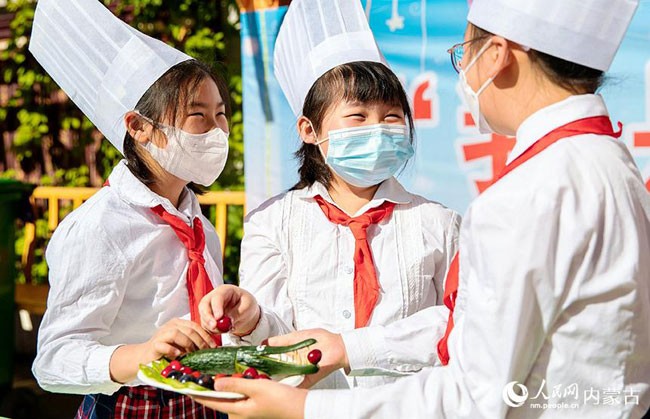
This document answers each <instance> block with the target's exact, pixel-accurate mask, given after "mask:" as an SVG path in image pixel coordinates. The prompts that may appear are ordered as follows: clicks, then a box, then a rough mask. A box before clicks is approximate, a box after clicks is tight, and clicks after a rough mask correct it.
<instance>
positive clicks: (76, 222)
mask: <svg viewBox="0 0 650 419" xmlns="http://www.w3.org/2000/svg"><path fill="white" fill-rule="evenodd" d="M137 217H138V215H137V214H136V213H134V209H133V207H132V206H130V205H128V203H126V202H124V201H123V200H121V199H120V198H119V196H118V195H117V194H116V193H115V191H114V190H112V189H111V188H110V187H103V188H101V189H100V190H99V191H97V193H95V194H94V195H93V196H91V197H90V198H89V199H88V200H87V201H86V202H84V203H83V204H82V205H80V206H79V208H77V209H75V210H74V211H72V212H71V213H70V214H68V215H67V216H66V217H65V218H63V220H62V221H61V222H60V223H59V226H58V227H57V228H56V230H55V232H54V236H53V239H54V238H55V237H56V236H59V235H65V236H77V235H101V236H95V237H97V238H98V239H100V238H101V237H106V236H108V237H114V238H116V237H119V232H120V231H121V230H123V229H124V228H127V227H128V225H130V224H132V223H133V221H134V219H135V218H137Z"/></svg>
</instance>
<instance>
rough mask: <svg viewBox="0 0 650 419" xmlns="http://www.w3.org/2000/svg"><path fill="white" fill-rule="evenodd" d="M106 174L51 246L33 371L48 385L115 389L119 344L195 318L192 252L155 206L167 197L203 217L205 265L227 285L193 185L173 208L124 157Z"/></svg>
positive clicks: (189, 214) (69, 389)
mask: <svg viewBox="0 0 650 419" xmlns="http://www.w3.org/2000/svg"><path fill="white" fill-rule="evenodd" d="M109 182H110V187H104V188H102V189H101V190H99V191H98V192H97V193H96V194H95V195H93V196H92V197H91V198H90V199H89V200H88V201H86V202H85V203H84V204H83V205H81V206H80V207H79V208H78V209H77V210H75V211H73V212H72V213H70V214H69V215H68V216H66V217H65V219H64V220H63V221H62V222H61V224H59V226H58V227H57V229H56V231H55V232H54V235H53V236H52V239H51V240H50V242H49V245H48V247H47V252H46V258H47V262H48V266H49V269H50V271H49V281H50V293H49V296H48V300H47V311H46V312H45V316H44V317H43V321H42V323H41V327H40V330H39V334H38V351H37V356H36V360H35V361H34V365H33V373H34V376H35V377H36V379H37V380H38V382H39V385H40V386H41V387H43V388H44V389H45V390H48V391H53V392H61V393H79V394H88V393H106V394H111V393H113V392H115V391H117V390H118V389H119V388H120V387H121V384H118V383H115V382H113V381H111V378H110V373H109V361H110V358H111V356H112V354H113V351H114V350H115V349H116V348H117V347H118V346H120V345H124V344H135V343H142V342H145V341H147V340H148V339H149V338H151V336H152V335H153V334H154V333H155V331H156V329H158V328H159V327H160V326H162V325H163V324H165V323H166V322H167V321H169V320H171V319H173V318H177V317H186V318H189V301H188V292H187V285H186V274H187V268H188V266H189V259H188V257H187V250H186V248H185V247H184V245H183V243H182V242H181V241H180V240H179V239H178V237H177V236H176V234H175V233H174V230H172V228H171V227H170V226H169V225H168V224H166V223H165V222H164V221H163V220H162V219H161V218H160V217H159V216H158V215H156V214H155V213H154V212H153V211H152V210H151V208H152V207H155V206H157V205H162V206H163V207H164V209H165V210H166V211H168V212H169V213H171V214H173V215H176V216H178V217H180V218H181V219H183V220H184V221H185V222H186V223H187V224H188V225H189V224H190V220H193V219H194V218H195V217H197V216H198V217H201V221H202V223H203V226H204V231H205V238H206V248H205V251H204V252H203V256H204V258H205V261H206V263H205V267H206V270H207V272H208V275H209V276H210V278H211V280H212V282H213V285H214V286H217V285H220V284H222V283H223V281H222V266H221V263H222V262H221V251H220V245H219V240H218V237H217V235H216V232H215V230H214V229H213V228H212V225H211V224H210V222H209V221H208V220H207V219H205V217H203V216H202V215H201V209H200V207H199V203H198V200H197V198H196V196H195V195H194V193H193V192H191V191H190V190H188V189H185V190H184V192H183V194H182V196H181V200H180V202H179V207H178V209H176V208H175V207H174V206H173V205H172V204H171V202H169V200H167V199H166V198H163V197H161V196H159V195H157V194H155V193H154V192H152V191H151V190H150V189H149V188H148V187H147V186H145V185H144V184H143V183H141V182H140V181H139V180H138V179H137V178H136V177H135V176H133V174H132V173H131V172H130V171H129V169H128V168H127V167H126V165H125V163H124V162H121V163H120V164H118V165H117V166H116V167H115V169H114V170H113V172H112V173H111V175H110V177H109ZM130 384H131V385H137V384H138V383H137V382H133V383H130Z"/></svg>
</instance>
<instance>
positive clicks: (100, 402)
mask: <svg viewBox="0 0 650 419" xmlns="http://www.w3.org/2000/svg"><path fill="white" fill-rule="evenodd" d="M113 418H119V419H167V418H179V419H180V418H183V419H185V418H189V419H217V418H227V416H226V415H225V414H223V413H219V412H215V411H214V410H210V409H208V408H207V407H204V406H203V405H201V404H199V403H196V402H195V401H194V400H192V399H191V398H189V397H187V396H185V395H183V394H179V393H174V392H171V391H166V390H161V389H157V388H154V387H150V386H139V387H122V388H121V389H120V390H118V391H117V392H116V393H115V394H112V395H110V396H107V395H105V394H88V395H86V397H84V400H83V402H82V403H81V406H79V410H78V411H77V415H76V416H75V419H113Z"/></svg>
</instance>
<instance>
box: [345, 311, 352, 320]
mask: <svg viewBox="0 0 650 419" xmlns="http://www.w3.org/2000/svg"><path fill="white" fill-rule="evenodd" d="M351 315H352V313H350V312H349V311H348V310H343V317H345V318H346V319H349V318H350V316H351Z"/></svg>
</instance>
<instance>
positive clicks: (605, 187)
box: [305, 95, 650, 418]
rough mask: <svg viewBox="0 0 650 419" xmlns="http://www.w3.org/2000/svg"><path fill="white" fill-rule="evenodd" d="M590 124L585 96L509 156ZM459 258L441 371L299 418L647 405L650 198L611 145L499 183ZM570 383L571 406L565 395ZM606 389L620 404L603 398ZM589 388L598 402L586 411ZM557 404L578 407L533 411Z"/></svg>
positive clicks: (525, 128) (611, 411)
mask: <svg viewBox="0 0 650 419" xmlns="http://www.w3.org/2000/svg"><path fill="white" fill-rule="evenodd" d="M599 115H607V109H606V107H605V105H604V103H603V101H602V99H601V97H600V96H596V95H581V96H574V97H571V98H569V99H566V100H564V101H562V102H560V103H556V104H554V105H551V106H549V107H547V108H545V109H542V110H540V111H538V112H536V113H535V114H533V115H531V116H530V117H529V118H528V119H526V121H524V123H523V124H522V125H521V126H520V128H519V130H518V131H517V143H516V146H515V148H514V150H513V152H512V155H511V156H510V161H512V160H513V159H514V158H515V157H517V156H518V155H520V154H521V153H523V151H524V150H526V149H527V148H528V147H529V146H530V145H531V144H533V143H534V142H535V141H537V140H538V139H540V138H541V137H542V136H544V135H545V134H546V133H548V132H550V131H551V130H553V129H555V128H557V127H560V126H562V125H565V124H566V123H569V122H571V121H574V120H577V119H582V118H585V117H590V116H599ZM460 255H461V257H460V281H459V290H458V298H457V305H456V309H455V311H454V323H455V327H454V329H453V331H452V333H451V335H450V339H449V353H450V357H451V359H450V362H449V365H448V366H446V367H438V368H429V369H427V370H425V371H423V372H422V373H421V374H417V375H416V376H413V377H409V378H406V379H404V380H402V381H400V382H398V383H394V384H391V385H390V386H385V387H382V388H376V389H373V390H372V391H368V390H366V389H355V390H352V391H348V392H341V391H333V392H322V391H313V392H310V393H309V395H308V397H307V402H306V407H305V416H306V417H307V418H325V417H328V418H329V417H346V418H358V417H372V418H438V417H454V418H455V417H459V418H461V417H462V418H502V417H505V416H506V415H507V416H508V417H512V418H519V417H521V418H530V417H567V418H577V417H584V418H619V417H635V418H638V417H641V416H642V415H643V413H644V412H645V411H647V410H648V408H649V407H650V194H648V192H647V191H646V189H645V186H644V184H643V181H642V179H641V177H640V175H639V172H638V169H637V168H636V166H635V164H634V161H633V159H632V157H631V156H630V154H629V152H628V150H627V149H626V147H625V145H624V144H623V143H622V142H621V141H620V140H618V139H614V138H612V137H608V136H603V135H594V134H588V135H580V136H574V137H570V138H565V139H562V140H559V141H558V142H556V143H554V144H553V145H551V146H550V147H548V148H547V149H546V150H544V151H542V152H541V153H540V154H538V155H536V156H534V157H533V158H532V159H530V160H528V161H527V162H526V163H524V164H522V165H521V166H519V167H518V168H516V169H514V170H513V171H512V172H510V173H509V174H507V175H506V176H505V177H503V178H502V179H501V180H499V181H498V182H497V183H496V184H494V185H493V186H492V187H490V188H489V189H488V190H487V191H485V192H484V193H483V194H482V195H481V196H479V197H478V198H477V199H476V200H475V201H474V202H473V203H472V205H471V206H470V208H469V209H468V211H467V213H466V216H465V217H464V221H463V226H462V228H461V236H460ZM406 321H408V319H406V320H403V322H406ZM404 343H405V344H408V343H407V342H404ZM512 381H516V384H523V385H525V386H526V388H527V390H528V393H529V394H528V399H527V400H526V401H525V402H524V405H523V406H522V407H512V408H509V407H508V406H507V405H506V404H505V403H504V400H503V396H502V392H503V390H504V387H505V386H506V384H507V383H510V382H512ZM573 384H575V387H577V393H578V400H574V399H572V396H571V395H570V393H569V396H568V397H565V396H564V393H565V389H567V388H568V387H571V386H572V385H573ZM575 387H574V388H575ZM540 389H541V390H542V394H540V393H539V390H540ZM555 390H559V392H560V393H561V394H562V397H558V396H557V394H556V395H554V394H553V393H554V392H555ZM608 390H609V391H610V392H613V393H614V395H616V394H618V395H619V397H618V401H619V403H618V404H616V405H607V404H606V403H605V400H604V396H605V395H606V391H608ZM590 391H592V392H593V391H595V392H599V394H600V399H599V404H596V402H595V400H594V399H587V401H586V402H585V400H584V399H585V395H586V394H588V392H590ZM589 394H591V395H594V394H595V393H589ZM610 395H611V394H610ZM627 395H629V399H628V400H627V403H624V402H625V401H626V400H625V397H626V396H627ZM544 396H547V397H549V399H548V400H545V398H544ZM561 402H567V403H568V404H571V403H578V406H577V407H575V408H566V407H563V408H557V407H555V408H547V409H546V410H542V409H540V408H537V406H535V405H534V403H540V404H543V403H548V404H552V403H555V406H557V404H558V403H561Z"/></svg>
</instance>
